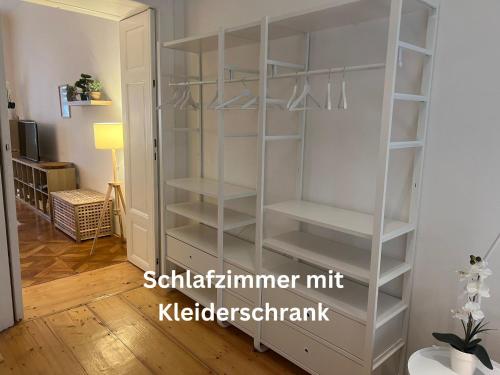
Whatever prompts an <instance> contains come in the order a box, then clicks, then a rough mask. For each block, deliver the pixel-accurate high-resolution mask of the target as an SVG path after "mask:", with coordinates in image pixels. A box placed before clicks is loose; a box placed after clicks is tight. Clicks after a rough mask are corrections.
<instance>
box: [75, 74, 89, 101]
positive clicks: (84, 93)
mask: <svg viewBox="0 0 500 375" xmlns="http://www.w3.org/2000/svg"><path fill="white" fill-rule="evenodd" d="M92 81H93V79H92V76H91V75H90V74H85V73H82V74H80V79H79V80H78V81H76V82H75V87H76V88H78V89H80V90H81V91H79V94H80V100H89V97H90V84H91V83H92Z"/></svg>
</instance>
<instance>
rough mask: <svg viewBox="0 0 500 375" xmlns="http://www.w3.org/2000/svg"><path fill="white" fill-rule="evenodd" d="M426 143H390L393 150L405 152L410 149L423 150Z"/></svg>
mask: <svg viewBox="0 0 500 375" xmlns="http://www.w3.org/2000/svg"><path fill="white" fill-rule="evenodd" d="M422 147H424V143H423V142H422V141H397V142H391V143H389V148H390V149H391V150H403V149H408V148H422Z"/></svg>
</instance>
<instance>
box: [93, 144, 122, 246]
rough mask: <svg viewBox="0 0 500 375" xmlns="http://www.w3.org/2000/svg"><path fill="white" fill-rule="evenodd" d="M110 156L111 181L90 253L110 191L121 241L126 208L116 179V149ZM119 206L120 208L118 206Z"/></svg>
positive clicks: (95, 240)
mask: <svg viewBox="0 0 500 375" xmlns="http://www.w3.org/2000/svg"><path fill="white" fill-rule="evenodd" d="M111 157H112V160H113V181H110V182H108V189H107V190H106V195H105V196H104V203H103V205H102V209H101V214H100V215H99V222H98V224H97V229H96V231H95V236H94V242H93V243H92V249H90V255H92V254H94V249H95V245H96V243H97V239H98V238H99V232H100V231H101V226H102V222H103V221H104V216H106V209H107V207H108V202H109V201H110V198H111V191H113V192H114V196H115V209H114V210H113V217H114V216H115V215H118V222H119V223H120V240H121V241H123V240H124V237H123V220H122V210H121V209H123V215H126V213H127V209H126V208H125V199H124V198H123V192H122V187H121V183H120V182H118V180H117V179H116V151H115V150H114V149H112V150H111ZM120 206H121V208H120Z"/></svg>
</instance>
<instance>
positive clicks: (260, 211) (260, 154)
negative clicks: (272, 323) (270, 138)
mask: <svg viewBox="0 0 500 375" xmlns="http://www.w3.org/2000/svg"><path fill="white" fill-rule="evenodd" d="M268 38H269V18H268V17H267V16H266V17H264V18H263V19H262V21H261V26H260V63H259V115H258V119H259V128H258V138H257V139H258V141H257V149H258V150H257V165H258V171H257V200H256V203H257V208H256V226H255V273H256V274H260V273H262V242H263V240H264V194H265V188H264V187H265V186H264V180H265V173H266V169H265V161H266V142H265V139H266V120H267V104H266V98H267V59H268V53H269V45H268V43H269V39H268ZM256 306H262V288H259V289H257V300H256ZM256 324H257V327H256V330H255V336H254V342H253V343H254V344H253V345H254V347H255V349H256V350H258V351H262V350H263V348H262V345H261V335H262V323H261V322H256Z"/></svg>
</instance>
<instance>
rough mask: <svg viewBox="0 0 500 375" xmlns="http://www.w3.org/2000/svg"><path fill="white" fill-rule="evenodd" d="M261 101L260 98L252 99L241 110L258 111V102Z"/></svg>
mask: <svg viewBox="0 0 500 375" xmlns="http://www.w3.org/2000/svg"><path fill="white" fill-rule="evenodd" d="M258 99H259V97H258V96H254V97H253V98H252V99H250V100H249V101H247V102H246V103H244V104H243V105H242V106H241V109H257V100H258Z"/></svg>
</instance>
